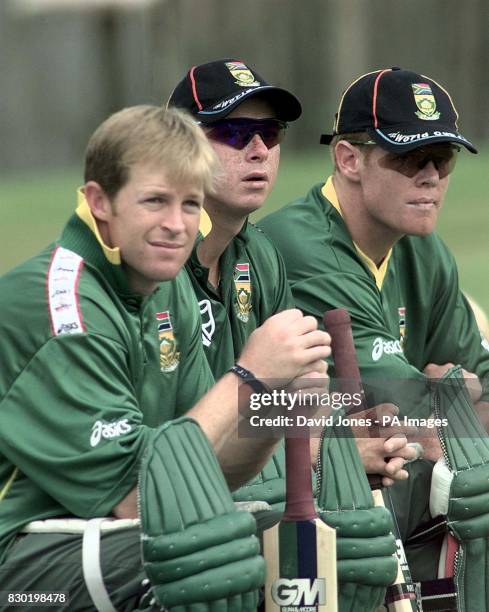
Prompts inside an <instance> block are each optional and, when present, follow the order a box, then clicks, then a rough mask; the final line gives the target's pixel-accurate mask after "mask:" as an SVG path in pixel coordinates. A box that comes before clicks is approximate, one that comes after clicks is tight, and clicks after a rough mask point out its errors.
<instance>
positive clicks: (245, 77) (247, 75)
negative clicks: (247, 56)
mask: <svg viewBox="0 0 489 612" xmlns="http://www.w3.org/2000/svg"><path fill="white" fill-rule="evenodd" d="M226 67H227V69H228V70H229V72H230V73H231V74H232V75H233V77H234V78H235V79H236V80H235V81H234V82H235V83H236V85H241V87H259V85H260V82H259V81H257V80H256V79H255V76H254V74H253V73H252V72H251V70H250V69H249V68H248V67H247V66H245V65H244V64H243V63H242V62H226Z"/></svg>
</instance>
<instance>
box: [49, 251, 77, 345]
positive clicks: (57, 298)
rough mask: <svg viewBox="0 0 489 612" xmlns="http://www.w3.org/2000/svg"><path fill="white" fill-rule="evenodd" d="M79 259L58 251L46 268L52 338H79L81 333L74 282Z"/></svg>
mask: <svg viewBox="0 0 489 612" xmlns="http://www.w3.org/2000/svg"><path fill="white" fill-rule="evenodd" d="M82 268H83V259H82V258H81V257H80V256H79V255H77V254H76V253H73V252H72V251H69V250H68V249H65V248H63V247H58V248H57V249H56V250H55V251H54V253H53V258H52V260H51V264H50V266H49V271H48V277H47V290H48V306H49V315H50V319H51V329H52V332H53V334H54V335H55V336H61V335H63V334H80V333H82V332H84V331H85V329H84V326H83V320H82V316H81V311H80V304H79V299H78V281H79V278H80V273H81V270H82Z"/></svg>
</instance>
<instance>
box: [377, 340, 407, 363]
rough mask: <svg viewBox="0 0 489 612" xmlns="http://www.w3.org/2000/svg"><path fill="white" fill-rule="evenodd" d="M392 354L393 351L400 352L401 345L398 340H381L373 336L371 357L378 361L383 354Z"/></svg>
mask: <svg viewBox="0 0 489 612" xmlns="http://www.w3.org/2000/svg"><path fill="white" fill-rule="evenodd" d="M384 353H385V354H386V355H394V354H395V353H402V347H401V343H400V341H399V340H383V339H382V338H375V340H374V343H373V346H372V359H373V361H378V360H379V359H380V358H381V357H382V355H383V354H384Z"/></svg>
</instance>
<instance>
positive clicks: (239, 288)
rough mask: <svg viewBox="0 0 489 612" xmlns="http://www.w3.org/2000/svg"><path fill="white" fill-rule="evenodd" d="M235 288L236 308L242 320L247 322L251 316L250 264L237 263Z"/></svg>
mask: <svg viewBox="0 0 489 612" xmlns="http://www.w3.org/2000/svg"><path fill="white" fill-rule="evenodd" d="M234 288H235V290H236V302H235V310H236V315H237V317H238V319H239V320H240V321H243V323H247V321H248V319H249V318H250V312H251V309H252V306H251V280H250V264H249V263H237V264H236V265H235V267H234Z"/></svg>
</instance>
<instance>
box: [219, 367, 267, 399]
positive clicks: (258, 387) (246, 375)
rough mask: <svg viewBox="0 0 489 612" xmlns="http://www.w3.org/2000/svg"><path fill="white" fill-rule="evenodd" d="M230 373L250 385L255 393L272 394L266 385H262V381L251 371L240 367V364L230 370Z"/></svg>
mask: <svg viewBox="0 0 489 612" xmlns="http://www.w3.org/2000/svg"><path fill="white" fill-rule="evenodd" d="M228 372H233V373H234V374H236V376H239V377H240V378H241V380H242V381H243V382H245V383H246V384H247V385H249V386H250V387H251V388H252V389H253V391H254V392H255V393H267V394H269V393H270V389H269V388H268V387H267V385H266V384H265V383H262V382H261V380H259V379H258V378H256V376H255V375H254V374H252V373H251V372H250V371H249V370H247V369H246V368H243V367H242V366H240V365H239V363H236V364H234V365H233V367H232V368H229V370H228Z"/></svg>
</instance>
